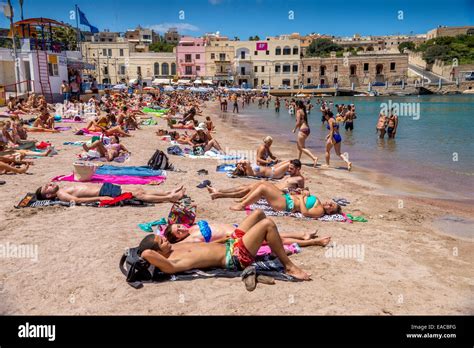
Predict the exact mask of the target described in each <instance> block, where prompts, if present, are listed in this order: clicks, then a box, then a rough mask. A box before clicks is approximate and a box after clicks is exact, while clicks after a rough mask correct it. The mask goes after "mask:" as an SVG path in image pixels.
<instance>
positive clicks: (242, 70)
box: [240, 66, 245, 75]
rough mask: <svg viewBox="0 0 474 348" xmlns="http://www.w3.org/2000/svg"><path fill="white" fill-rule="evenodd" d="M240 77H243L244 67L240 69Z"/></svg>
mask: <svg viewBox="0 0 474 348" xmlns="http://www.w3.org/2000/svg"><path fill="white" fill-rule="evenodd" d="M240 75H245V67H244V66H241V67H240Z"/></svg>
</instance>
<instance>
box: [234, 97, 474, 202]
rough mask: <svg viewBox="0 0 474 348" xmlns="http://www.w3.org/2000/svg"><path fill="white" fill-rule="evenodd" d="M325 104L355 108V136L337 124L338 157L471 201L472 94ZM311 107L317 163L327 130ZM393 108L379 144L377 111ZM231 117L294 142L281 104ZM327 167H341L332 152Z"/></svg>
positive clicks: (473, 164) (473, 153) (337, 99)
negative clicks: (391, 128) (392, 128)
mask: <svg viewBox="0 0 474 348" xmlns="http://www.w3.org/2000/svg"><path fill="white" fill-rule="evenodd" d="M326 100H331V101H333V103H334V104H351V103H353V104H355V105H356V112H357V119H356V120H355V123H354V131H353V132H350V131H345V130H344V128H343V124H341V125H340V127H341V131H340V133H341V136H342V138H343V145H342V152H348V153H349V155H350V160H351V161H352V162H353V163H354V167H356V166H359V167H362V168H367V169H369V170H370V169H372V170H376V171H377V172H378V173H382V174H386V175H387V177H394V178H400V179H407V180H410V181H413V183H415V185H418V186H419V188H420V189H423V190H424V191H427V192H429V191H432V190H434V189H436V190H442V191H443V192H447V193H450V196H451V197H450V198H459V199H462V200H464V199H472V198H473V197H472V191H473V187H474V185H473V184H474V145H473V139H474V95H451V96H438V95H433V96H407V97H327V98H326ZM311 102H312V103H313V105H314V106H315V107H314V108H313V110H312V112H311V113H310V114H309V123H310V127H311V135H310V137H309V139H308V141H307V146H308V147H309V148H311V149H312V150H313V151H314V152H315V154H316V155H317V156H318V157H319V158H320V163H321V160H322V161H324V144H325V137H326V135H327V130H326V127H324V126H322V123H321V112H320V111H319V106H318V105H317V104H316V99H312V100H311ZM402 103H403V104H402ZM229 106H230V105H229ZM393 106H396V107H399V110H400V112H399V126H398V132H397V136H396V139H394V140H393V139H387V136H385V139H384V140H381V139H378V136H377V135H376V133H375V126H376V123H377V118H378V115H379V112H380V110H381V108H383V107H393ZM409 108H411V109H409ZM229 111H232V109H231V108H229ZM403 111H405V115H404V114H402V112H403ZM227 114H231V112H228V113H227ZM235 117H236V118H238V119H239V120H241V121H242V122H244V124H245V125H246V126H249V127H251V128H252V129H254V130H257V131H259V132H262V133H266V134H269V135H272V136H273V137H274V138H275V139H276V141H290V142H291V143H295V135H294V134H293V133H292V132H291V130H292V128H293V127H294V124H295V117H294V116H292V115H290V114H289V113H288V111H287V110H286V109H285V108H284V103H283V102H282V107H281V110H280V113H276V112H275V110H274V105H273V101H272V102H270V105H269V108H266V107H263V108H261V109H260V108H258V106H257V103H254V104H250V105H246V106H245V108H244V109H243V110H241V112H240V114H239V115H238V116H235ZM295 146H296V145H295ZM303 159H304V158H303ZM331 162H332V163H331V165H332V166H336V167H337V166H340V165H342V162H340V160H339V159H336V157H335V154H334V153H332V154H331Z"/></svg>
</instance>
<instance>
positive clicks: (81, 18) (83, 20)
mask: <svg viewBox="0 0 474 348" xmlns="http://www.w3.org/2000/svg"><path fill="white" fill-rule="evenodd" d="M77 12H78V13H79V23H80V24H83V25H86V26H88V27H89V28H90V31H91V32H92V34H95V33H98V32H99V29H97V28H96V27H94V26H93V25H91V24H90V23H89V21H88V20H87V18H86V15H85V14H84V12H82V11H81V10H80V9H79V7H78V8H77Z"/></svg>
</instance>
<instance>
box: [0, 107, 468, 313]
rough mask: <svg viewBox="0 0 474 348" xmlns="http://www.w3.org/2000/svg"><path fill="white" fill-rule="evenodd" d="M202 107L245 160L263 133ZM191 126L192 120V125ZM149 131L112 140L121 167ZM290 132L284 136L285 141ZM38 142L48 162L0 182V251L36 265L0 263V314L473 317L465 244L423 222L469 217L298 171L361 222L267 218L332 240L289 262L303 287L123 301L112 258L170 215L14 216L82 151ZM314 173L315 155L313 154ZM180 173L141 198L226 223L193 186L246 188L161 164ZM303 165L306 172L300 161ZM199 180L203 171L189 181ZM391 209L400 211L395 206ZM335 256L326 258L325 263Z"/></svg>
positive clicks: (90, 211) (210, 164)
mask: <svg viewBox="0 0 474 348" xmlns="http://www.w3.org/2000/svg"><path fill="white" fill-rule="evenodd" d="M216 110H217V109H216V107H215V106H214V105H208V106H207V108H205V109H204V112H203V114H204V115H205V116H211V117H212V119H213V121H214V123H215V125H216V127H217V133H216V135H215V137H216V138H217V139H218V140H219V141H220V143H221V144H222V145H223V146H224V147H226V148H228V149H231V150H239V151H245V150H247V151H253V150H256V148H257V146H258V144H260V143H261V139H262V138H263V136H264V135H263V134H257V133H256V132H254V131H252V130H251V129H246V128H244V127H242V124H241V123H240V122H239V121H238V116H233V115H232V114H231V113H230V112H229V113H227V114H226V115H225V117H219V113H218V112H217V111H216ZM198 119H199V120H201V119H203V118H201V117H199V118H198ZM158 128H165V122H164V121H163V120H160V121H159V125H158V126H148V127H143V129H142V130H140V131H135V132H134V133H133V137H131V138H128V139H124V144H125V145H126V146H127V148H128V149H129V150H130V151H131V152H132V157H131V159H130V160H129V161H128V162H127V163H126V165H145V164H146V162H147V161H148V159H149V158H150V157H151V155H152V154H153V152H154V151H155V150H156V149H161V150H164V151H166V148H167V147H168V146H169V144H168V143H166V142H164V141H162V140H160V138H159V137H158V136H156V135H155V131H156V129H158ZM289 131H290V130H289ZM30 137H32V138H36V139H38V140H45V141H46V140H49V141H51V142H52V143H53V144H54V145H55V146H56V149H57V150H58V151H59V154H58V155H56V156H54V157H48V158H42V159H38V160H35V165H34V166H32V167H31V169H30V172H31V173H32V175H3V176H1V179H2V180H5V181H6V182H7V183H6V184H5V185H3V186H0V244H3V245H6V244H7V243H10V244H16V245H21V244H33V245H37V246H38V260H37V262H34V261H32V260H30V259H17V258H0V265H1V267H0V313H1V314H7V315H18V314H22V315H58V314H65V315H125V314H129V315H134V314H150V315H198V314H210V315H225V314H230V315H234V314H237V315H363V314H369V315H402V314H410V315H412V314H432V315H441V314H445V315H450V314H474V296H473V293H474V260H473V255H474V243H473V242H472V239H471V240H468V239H461V238H454V237H451V236H447V235H445V234H443V233H441V232H442V231H440V230H439V228H438V227H436V225H435V224H434V223H433V221H434V220H435V219H436V218H438V217H442V216H446V215H450V216H451V215H452V216H459V217H464V218H472V216H473V215H474V214H473V213H474V207H473V205H472V204H471V205H467V204H461V203H459V202H451V201H442V200H435V199H430V198H426V197H423V198H421V197H417V196H416V195H413V196H405V195H398V194H387V193H386V192H385V191H383V190H381V189H380V188H379V187H377V186H376V185H373V184H372V183H370V182H364V181H363V180H360V176H358V175H357V171H358V169H357V167H355V169H354V172H353V173H349V172H347V171H345V170H340V169H337V167H338V166H341V165H342V163H341V162H339V161H334V160H333V162H332V165H333V166H334V167H333V168H331V169H320V168H317V169H314V168H311V167H309V166H307V165H304V166H303V175H304V176H305V177H306V179H307V184H306V185H307V186H309V188H310V189H311V192H313V193H315V194H316V195H317V196H318V197H319V198H321V199H323V200H330V199H331V198H333V197H344V198H346V199H347V200H349V201H350V202H351V203H350V205H348V206H347V207H345V209H344V211H345V212H348V213H351V214H353V215H363V216H364V217H366V218H367V219H368V222H367V223H361V222H354V223H352V224H349V223H340V222H320V221H301V220H297V219H293V218H275V221H276V223H277V225H278V226H279V228H280V230H281V231H291V230H304V231H314V230H318V235H319V236H327V235H330V236H332V242H333V243H335V246H333V248H322V247H308V248H303V250H302V252H301V253H300V254H297V255H293V256H291V258H292V260H293V261H294V262H295V263H296V264H298V265H301V266H302V268H304V269H306V270H308V271H309V272H311V273H312V279H313V280H312V281H311V282H304V283H288V282H277V284H276V285H272V286H270V285H263V284H259V285H258V287H257V289H256V290H255V291H253V292H247V291H246V290H245V287H244V285H243V283H242V282H241V280H240V279H239V278H235V279H200V280H193V281H189V282H165V283H161V284H146V285H145V286H144V288H142V289H139V290H135V289H133V288H132V287H130V286H129V285H127V283H126V282H125V277H124V276H123V275H122V273H121V272H120V270H119V268H118V263H119V259H120V256H121V255H122V253H123V252H124V250H125V249H126V248H128V247H133V246H137V245H138V243H139V242H140V240H141V239H142V238H143V237H144V236H145V233H144V232H143V231H141V230H140V229H139V228H138V226H137V224H138V223H142V222H148V221H153V220H158V219H159V218H161V217H166V216H167V215H168V212H169V209H170V207H171V204H157V205H155V206H153V207H145V208H134V207H123V208H108V209H97V208H90V207H72V208H65V207H47V208H27V209H15V208H14V207H13V206H14V205H15V204H17V203H18V201H19V200H20V199H21V198H22V197H23V196H24V195H25V194H26V193H27V192H34V190H35V189H36V188H37V187H38V186H40V185H42V184H44V183H46V182H47V181H48V180H49V179H51V178H53V177H55V176H57V175H60V174H69V173H71V172H72V162H73V161H74V159H75V156H76V154H77V153H79V152H80V147H77V146H66V145H62V143H63V142H65V141H79V140H84V137H81V136H76V135H72V131H66V132H62V133H59V134H33V135H30ZM272 149H273V152H274V153H276V154H277V155H278V156H279V157H280V158H284V159H292V158H294V157H295V156H296V146H295V144H290V143H281V142H279V141H278V139H275V141H274V145H273V147H272ZM317 155H318V156H319V157H320V163H321V159H322V155H323V154H317ZM170 159H171V162H172V163H173V164H174V165H175V167H177V168H179V169H182V170H185V171H187V172H186V173H175V172H169V173H168V178H167V180H166V182H165V183H163V184H162V185H160V186H149V187H145V188H146V189H160V190H170V189H172V188H174V187H176V186H177V185H185V187H186V189H187V194H189V195H190V196H191V197H192V198H193V199H194V200H195V202H196V203H197V205H198V218H199V219H206V220H208V221H215V222H226V223H238V222H240V221H241V220H243V218H244V217H245V213H244V212H235V211H231V210H229V207H230V206H231V205H232V204H233V201H232V199H220V200H216V201H212V200H211V199H210V197H209V195H208V193H207V191H206V190H205V189H199V188H196V185H197V184H198V183H199V182H200V181H202V180H204V179H209V180H210V181H211V182H212V184H213V186H214V187H217V188H228V187H231V186H236V185H239V184H244V183H249V182H250V181H249V179H243V178H238V179H230V178H228V177H227V176H226V175H224V174H222V173H216V171H215V167H216V165H217V161H216V160H213V159H187V158H183V157H177V156H170ZM303 163H304V164H308V165H309V160H308V158H303ZM199 169H206V170H208V171H209V175H207V176H198V174H197V173H196V171H197V170H199ZM400 201H401V202H402V204H401V205H402V207H400ZM344 245H357V246H359V247H360V250H363V253H362V254H361V255H359V256H360V257H359V258H347V257H339V256H338V255H337V253H333V252H332V251H331V249H334V250H336V249H337V246H344ZM334 254H335V255H334Z"/></svg>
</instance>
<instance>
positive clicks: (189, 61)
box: [184, 54, 191, 63]
mask: <svg viewBox="0 0 474 348" xmlns="http://www.w3.org/2000/svg"><path fill="white" fill-rule="evenodd" d="M184 62H185V63H191V55H190V54H185V55H184Z"/></svg>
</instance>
